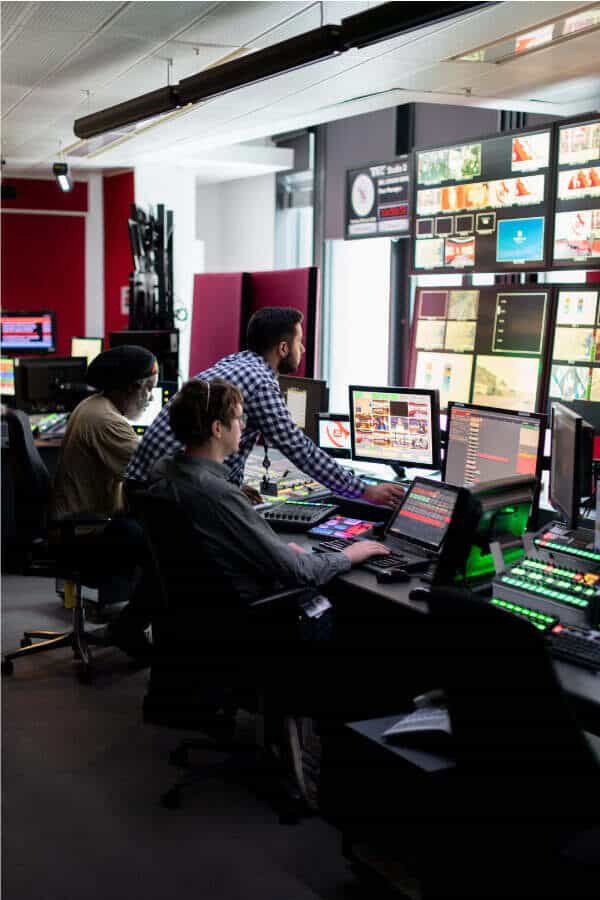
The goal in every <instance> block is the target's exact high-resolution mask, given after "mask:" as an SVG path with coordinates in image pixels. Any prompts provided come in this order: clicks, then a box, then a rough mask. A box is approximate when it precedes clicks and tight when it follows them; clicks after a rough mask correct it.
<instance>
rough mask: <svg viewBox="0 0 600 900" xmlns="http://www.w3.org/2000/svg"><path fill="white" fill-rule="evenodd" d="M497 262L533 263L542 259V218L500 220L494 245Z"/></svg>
mask: <svg viewBox="0 0 600 900" xmlns="http://www.w3.org/2000/svg"><path fill="white" fill-rule="evenodd" d="M496 259H497V260H498V262H515V263H516V262H535V261H537V260H539V261H540V262H542V260H543V259H544V217H543V216H534V217H532V218H530V219H501V220H500V221H499V222H498V236H497V244H496Z"/></svg>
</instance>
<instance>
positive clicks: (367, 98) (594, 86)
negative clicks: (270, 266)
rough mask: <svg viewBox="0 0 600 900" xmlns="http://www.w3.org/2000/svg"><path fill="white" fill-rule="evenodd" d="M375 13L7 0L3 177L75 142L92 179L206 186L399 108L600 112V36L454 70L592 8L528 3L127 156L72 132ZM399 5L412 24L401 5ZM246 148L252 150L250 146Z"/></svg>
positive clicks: (266, 90)
mask: <svg viewBox="0 0 600 900" xmlns="http://www.w3.org/2000/svg"><path fill="white" fill-rule="evenodd" d="M376 5H378V4H375V3H367V2H326V3H307V2H304V3H287V2H276V0H272V2H256V3H255V2H224V3H185V2H178V0H172V2H134V3H114V2H73V3H71V2H62V3H56V2H44V3H39V2H37V3H34V2H3V3H1V4H0V15H1V22H0V24H1V28H2V44H1V46H2V157H3V158H4V159H5V160H6V168H5V171H6V172H7V173H21V174H24V173H26V172H27V173H37V174H38V175H40V174H49V172H50V168H51V165H52V163H53V162H54V161H55V160H56V158H57V155H58V153H59V150H60V149H61V148H62V149H63V150H64V149H68V150H69V151H70V149H71V148H74V149H75V151H76V153H77V155H76V156H70V157H69V162H70V164H71V166H72V168H73V169H75V170H81V173H82V174H83V173H84V172H85V171H100V170H106V169H108V170H115V169H120V168H124V167H132V166H135V165H137V164H140V163H142V162H145V163H147V162H168V163H169V164H171V165H182V166H186V167H189V168H192V169H194V170H196V171H197V172H198V174H199V175H200V176H201V177H202V179H203V180H205V181H211V180H213V181H220V180H224V179H227V178H236V177H241V174H243V175H249V174H259V173H260V174H262V173H264V172H266V171H275V170H278V169H281V168H285V167H286V166H287V165H288V164H289V158H288V157H286V156H285V155H281V154H282V151H278V150H277V149H276V148H269V147H268V146H264V144H265V141H264V138H267V137H268V136H269V135H273V134H277V133H282V132H285V131H290V130H293V129H296V128H301V127H306V126H308V125H313V124H318V123H320V122H326V121H331V120H333V119H337V118H342V117H345V116H351V115H357V114H359V113H363V112H368V111H371V110H373V109H380V108H382V107H387V106H395V105H399V104H402V103H408V102H413V101H415V102H417V101H418V102H434V103H451V104H458V105H460V104H463V105H475V106H486V107H492V108H507V109H521V110H524V111H529V112H532V111H536V112H541V113H548V114H550V115H559V116H560V115H565V116H572V115H574V114H576V113H578V112H587V111H589V110H592V109H598V108H600V32H595V33H593V34H590V35H587V36H586V35H581V36H579V37H575V38H574V39H572V40H569V41H567V42H565V43H563V44H559V45H557V46H554V47H549V48H546V49H542V50H540V51H537V52H535V53H532V54H531V55H527V56H524V57H522V58H517V59H515V60H514V61H511V62H508V63H504V64H502V65H495V64H493V63H472V62H459V61H448V60H449V59H450V58H451V57H454V56H456V55H458V54H460V53H466V52H468V51H470V50H473V49H475V48H477V47H480V46H481V45H483V44H486V43H489V42H490V41H494V40H497V39H499V38H502V37H504V36H506V35H511V34H514V33H518V32H525V31H529V30H530V29H531V28H533V27H535V26H536V25H539V24H540V23H542V22H544V21H546V20H548V19H551V18H554V17H556V16H559V15H562V14H563V13H569V12H572V11H575V10H578V9H581V8H584V7H586V6H589V2H588V3H563V2H541V0H538V2H535V3H533V2H528V0H519V2H505V3H499V4H496V5H493V6H490V7H488V8H485V9H483V10H480V11H477V12H475V13H471V14H467V15H465V16H462V17H460V18H457V19H454V20H452V21H450V22H448V23H446V24H441V25H436V26H431V27H429V28H426V29H423V30H421V31H420V32H415V33H411V34H408V35H406V36H404V37H402V36H401V37H398V38H394V39H392V40H388V41H385V42H381V43H378V44H374V45H372V46H370V47H366V48H364V49H363V50H360V51H359V50H351V51H349V52H347V53H343V54H341V55H339V56H337V57H334V58H332V59H329V60H326V61H323V62H321V63H317V64H315V65H313V66H308V67H306V68H303V69H300V70H297V71H295V72H291V73H289V74H286V75H281V76H278V77H277V78H273V79H270V80H268V81H265V82H262V83H260V84H255V85H251V86H249V87H247V88H242V89H240V90H238V91H235V92H232V93H229V94H226V95H223V96H221V97H217V98H215V99H213V100H209V101H207V102H205V103H201V104H198V105H197V106H194V107H192V108H190V109H186V110H183V111H181V112H179V113H177V114H176V115H174V116H171V117H169V118H168V119H166V120H164V121H161V122H160V123H155V124H153V125H152V126H151V127H150V128H147V129H146V130H143V129H141V130H138V131H136V132H135V134H134V136H133V137H131V138H129V139H127V140H125V141H123V142H122V143H120V144H119V145H118V146H116V147H113V148H108V149H103V150H101V151H99V152H97V153H94V154H93V155H91V154H90V155H87V156H81V155H79V154H81V153H82V152H83V153H89V151H90V145H89V144H86V143H85V142H83V143H81V142H78V141H77V139H76V138H75V136H74V134H73V121H74V120H75V119H76V118H78V117H80V116H84V115H87V114H88V113H90V112H94V111H96V110H99V109H103V108H105V107H107V106H111V105H112V104H115V103H121V102H123V101H125V100H129V99H131V98H132V97H135V96H137V95H139V94H142V93H146V92H148V91H151V90H154V89H156V88H159V87H162V86H164V85H165V84H167V83H168V80H167V79H168V77H170V81H171V82H172V83H175V82H177V81H180V80H181V79H182V78H185V77H186V76H188V75H192V74H194V73H196V72H198V71H200V70H201V69H203V68H205V67H206V66H209V65H213V64H215V63H217V62H218V61H220V60H223V59H224V58H226V57H229V55H230V54H232V53H236V52H237V53H245V52H249V51H252V50H255V49H260V48H262V47H265V46H268V45H270V44H273V43H277V42H279V41H282V40H284V39H286V38H288V37H292V36H293V35H296V34H300V33H301V32H304V31H307V30H309V29H311V28H317V27H318V26H319V25H321V24H322V22H324V23H336V22H339V21H340V19H341V18H343V17H345V16H348V15H352V14H354V13H356V12H361V11H363V10H365V9H367V8H368V7H373V6H376ZM397 6H398V10H399V16H400V17H401V10H402V3H398V4H397ZM167 60H172V63H171V64H169V63H168V62H167ZM246 142H252V143H250V144H249V146H248V147H247V148H246V147H245V146H244V144H245V143H246ZM257 143H260V144H262V146H261V147H257ZM267 143H268V142H267ZM233 145H236V146H235V147H234V146H233ZM240 145H241V146H240ZM225 148H227V149H225ZM240 173H241V174H240Z"/></svg>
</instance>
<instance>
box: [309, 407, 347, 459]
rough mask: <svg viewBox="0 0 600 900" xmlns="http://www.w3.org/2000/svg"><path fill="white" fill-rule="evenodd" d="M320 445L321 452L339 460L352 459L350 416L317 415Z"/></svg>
mask: <svg viewBox="0 0 600 900" xmlns="http://www.w3.org/2000/svg"><path fill="white" fill-rule="evenodd" d="M317 427H318V438H319V439H318V445H319V447H320V448H321V450H324V451H325V453H328V454H329V455H330V456H334V457H337V458H338V459H350V456H351V450H352V444H351V441H350V416H347V415H342V414H339V415H336V414H335V413H319V414H318V415H317Z"/></svg>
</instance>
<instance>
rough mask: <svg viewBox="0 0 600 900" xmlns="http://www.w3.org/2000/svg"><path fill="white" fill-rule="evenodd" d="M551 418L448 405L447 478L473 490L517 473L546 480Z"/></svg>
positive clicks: (454, 404)
mask: <svg viewBox="0 0 600 900" xmlns="http://www.w3.org/2000/svg"><path fill="white" fill-rule="evenodd" d="M545 426H546V416H544V415H542V414H540V413H527V412H519V411H518V410H507V409H499V408H496V407H492V406H476V405H473V404H469V403H455V402H452V401H451V402H450V403H448V425H447V432H448V443H447V448H446V455H445V457H444V467H443V470H442V479H443V480H444V481H447V482H449V483H450V484H458V485H460V486H461V487H470V486H471V485H475V484H485V483H486V482H488V481H497V480H499V479H504V478H509V477H510V476H512V475H534V476H535V477H536V478H538V479H539V478H540V477H541V473H542V461H543V451H544V429H545Z"/></svg>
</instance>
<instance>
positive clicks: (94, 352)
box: [71, 337, 104, 366]
mask: <svg viewBox="0 0 600 900" xmlns="http://www.w3.org/2000/svg"><path fill="white" fill-rule="evenodd" d="M103 349H104V338H99V337H72V338H71V356H85V358H86V359H87V364H88V366H89V364H90V363H91V361H92V360H93V359H96V357H97V356H99V354H100V353H102V351H103Z"/></svg>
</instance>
